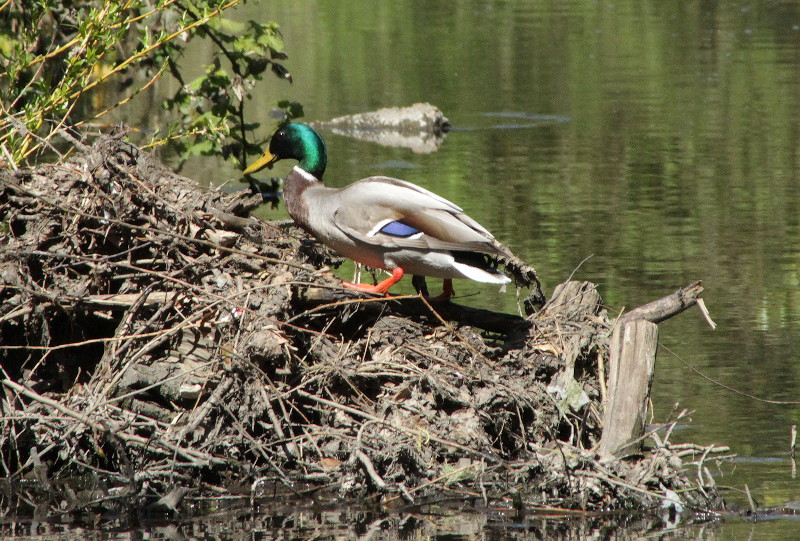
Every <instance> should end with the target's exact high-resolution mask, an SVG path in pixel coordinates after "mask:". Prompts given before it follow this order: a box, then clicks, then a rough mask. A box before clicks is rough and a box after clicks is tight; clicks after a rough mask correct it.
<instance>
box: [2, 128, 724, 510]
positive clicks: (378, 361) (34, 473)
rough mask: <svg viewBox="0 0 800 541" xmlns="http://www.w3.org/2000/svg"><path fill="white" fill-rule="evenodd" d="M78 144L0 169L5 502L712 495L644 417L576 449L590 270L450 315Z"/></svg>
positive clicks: (185, 184) (592, 424) (233, 209)
mask: <svg viewBox="0 0 800 541" xmlns="http://www.w3.org/2000/svg"><path fill="white" fill-rule="evenodd" d="M80 150H81V152H80V154H79V155H78V156H76V157H74V158H72V159H70V160H69V161H67V162H65V163H63V164H58V165H42V166H39V167H37V168H35V169H33V170H26V171H17V172H11V171H7V172H4V173H2V177H0V181H2V186H0V188H2V191H0V205H1V206H0V221H1V222H2V229H0V243H1V244H0V246H2V249H1V251H0V286H1V287H2V289H1V290H0V303H1V304H0V344H1V345H0V358H2V369H3V374H2V377H3V381H2V384H3V390H4V395H3V397H2V402H1V404H2V410H3V411H2V415H3V419H4V422H3V425H2V426H3V429H2V433H1V434H0V468H2V470H3V474H4V475H5V476H6V477H7V478H8V479H9V480H10V481H11V482H12V484H14V485H16V486H17V489H18V490H17V491H16V492H15V494H16V496H15V497H14V498H12V500H5V502H4V507H5V508H6V510H9V509H10V507H11V506H12V503H13V505H19V504H20V503H21V502H26V503H29V504H30V505H31V506H33V507H38V508H40V509H41V508H42V507H44V508H47V507H48V506H49V507H50V509H61V510H63V509H65V503H64V502H66V509H72V508H79V507H83V506H86V505H90V504H92V503H94V502H97V501H101V500H104V501H105V505H108V500H111V501H116V502H121V503H125V504H130V503H131V502H133V503H137V504H138V503H142V502H148V501H150V500H155V499H156V497H158V496H162V499H161V500H159V501H158V502H152V501H151V502H150V503H155V504H157V505H161V506H166V507H174V506H175V505H177V503H178V501H179V500H180V497H181V496H183V495H184V494H186V493H187V491H191V493H193V494H196V495H201V494H205V495H207V494H231V493H242V492H244V493H246V494H248V495H250V496H258V495H260V494H266V493H270V494H272V493H274V492H275V491H276V490H285V491H287V492H289V491H298V487H309V488H311V489H313V490H317V491H318V490H322V489H325V492H326V494H332V495H339V496H346V497H353V496H364V495H375V496H377V497H380V498H382V499H383V500H384V501H389V500H397V501H398V502H400V501H403V502H416V501H419V500H420V499H425V498H431V497H436V496H438V495H441V494H445V493H447V494H451V493H452V492H453V491H455V492H457V493H458V494H460V495H461V496H463V497H465V498H469V499H478V500H484V501H485V502H487V503H488V502H489V501H491V502H495V503H497V502H505V501H508V502H511V501H512V500H513V501H517V502H523V503H522V505H524V506H528V507H536V506H566V507H570V508H580V509H585V510H599V509H613V508H623V507H628V508H634V507H635V508H638V509H641V508H642V507H650V508H658V507H660V506H662V505H663V504H664V502H673V503H675V504H676V505H677V504H678V503H677V502H678V501H679V502H680V505H694V506H700V507H703V508H706V507H708V506H709V505H710V504H711V502H713V501H714V500H715V498H716V491H715V490H714V489H713V487H710V486H708V485H709V481H708V478H707V477H706V476H705V475H702V467H700V469H699V471H701V476H700V479H699V481H698V482H692V481H690V480H689V479H688V477H687V476H685V475H684V474H683V473H682V472H681V460H680V453H682V452H685V451H686V449H685V448H681V449H679V450H672V449H671V447H670V445H669V443H668V440H667V439H666V438H662V439H661V440H659V441H658V445H656V446H655V448H654V449H653V450H652V451H650V452H649V453H647V454H646V455H645V456H642V457H638V459H637V460H633V461H627V462H626V461H612V462H606V463H602V462H601V461H600V460H599V459H598V457H597V456H596V455H595V453H593V451H592V448H593V447H594V446H595V445H596V444H597V441H598V439H599V435H600V430H601V428H602V421H601V418H602V415H601V412H602V391H601V389H600V385H599V384H598V381H599V380H598V367H599V366H601V362H600V361H601V359H602V357H603V355H604V351H605V349H606V348H607V337H608V334H609V330H610V328H611V323H610V322H609V321H608V318H607V317H606V315H605V312H604V311H602V310H601V308H600V306H601V303H600V299H599V297H596V296H593V295H592V292H593V288H592V287H591V286H590V285H587V284H578V285H577V287H578V289H579V290H580V291H582V292H583V293H585V295H583V294H582V300H577V301H576V299H575V294H574V291H575V290H574V289H570V288H569V287H566V288H563V291H564V292H565V293H564V295H556V296H555V297H554V299H552V300H551V301H550V303H549V304H548V305H547V306H546V307H545V308H544V309H543V310H542V311H541V312H540V313H539V314H538V315H535V316H532V317H530V318H528V319H523V318H521V317H514V316H508V318H507V319H506V320H503V321H504V325H505V329H506V332H505V333H504V334H503V335H502V336H499V337H497V336H495V337H494V338H492V339H489V338H487V337H486V336H485V335H483V334H481V333H480V332H479V330H477V329H476V328H474V327H472V326H459V325H458V324H456V323H452V321H454V320H458V313H457V312H459V311H460V308H459V307H457V306H452V305H449V306H448V307H447V311H449V314H448V315H447V318H445V317H443V316H442V315H441V314H442V313H445V311H444V310H439V309H438V307H436V306H431V305H430V304H428V302H427V301H426V300H425V299H423V298H420V297H416V296H415V297H407V298H392V299H384V298H380V299H372V298H363V297H360V296H358V295H357V294H355V293H346V292H344V291H343V290H342V289H341V287H340V283H339V282H338V281H337V280H335V279H333V278H331V276H330V273H328V272H325V268H324V265H325V264H326V263H327V264H331V263H332V262H333V261H334V260H333V259H332V258H331V256H330V254H328V253H327V252H325V251H324V250H323V249H321V248H320V247H319V246H317V245H314V244H313V243H309V242H308V240H307V239H306V238H305V237H304V235H303V234H302V233H300V232H299V231H298V230H296V229H295V228H293V227H292V226H291V225H288V224H275V223H264V222H262V221H259V220H256V219H252V218H249V217H248V214H249V211H250V210H251V209H253V208H254V207H255V206H257V205H258V204H259V203H260V200H259V199H258V198H255V199H254V198H253V197H251V196H250V195H248V194H245V193H242V192H239V193H237V194H225V193H223V192H222V191H220V190H218V189H209V190H205V191H203V190H200V189H198V187H197V186H196V185H195V183H194V182H192V181H190V180H188V179H185V178H183V177H180V176H178V175H175V174H174V173H172V172H170V171H168V170H166V169H165V168H164V167H163V166H162V165H161V164H159V163H158V162H157V161H156V160H154V159H153V158H152V157H149V156H147V155H145V154H142V153H141V152H140V151H139V150H138V149H136V148H134V147H132V146H131V145H129V144H127V143H125V142H124V140H123V138H122V136H121V134H117V135H115V136H111V137H105V138H103V139H100V140H99V141H98V142H97V143H96V144H95V145H94V146H93V147H91V148H86V147H82V148H81V149H80ZM321 289H322V290H326V291H328V292H329V293H330V294H331V296H332V297H329V298H328V300H320V297H319V296H315V295H309V294H308V292H309V291H319V290H321ZM566 292H569V293H566ZM315 299H316V300H315ZM331 299H333V300H331ZM464 312H465V313H466V312H468V311H467V310H466V309H465V310H464ZM409 314H413V316H409ZM451 316H452V317H451ZM473 316H474V313H473ZM467 319H469V318H467ZM676 420H677V419H675V420H673V422H674V421H676ZM656 437H657V436H656ZM712 451H713V452H718V451H722V449H708V450H705V451H700V453H701V454H702V455H703V456H702V459H703V460H706V459H707V458H708V457H709V455H710V454H711V452H712ZM701 462H702V461H701ZM31 478H33V479H37V480H38V481H39V483H36V484H34V485H27V484H25V485H23V484H21V483H22V480H23V479H31ZM76 478H77V479H80V481H79V482H77V483H76V482H75V481H74V479H76ZM678 491H681V496H680V497H678V496H677V495H676V492H678ZM0 498H2V496H0ZM675 498H678V500H675Z"/></svg>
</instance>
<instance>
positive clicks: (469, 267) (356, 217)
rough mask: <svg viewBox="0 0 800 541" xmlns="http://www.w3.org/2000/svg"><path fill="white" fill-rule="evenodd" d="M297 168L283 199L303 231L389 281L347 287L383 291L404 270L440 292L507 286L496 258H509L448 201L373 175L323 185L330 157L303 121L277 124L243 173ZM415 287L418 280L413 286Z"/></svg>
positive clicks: (293, 170) (425, 191)
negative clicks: (462, 281)
mask: <svg viewBox="0 0 800 541" xmlns="http://www.w3.org/2000/svg"><path fill="white" fill-rule="evenodd" d="M284 159H294V160H297V161H298V162H299V163H298V164H297V165H296V166H295V167H294V168H293V169H292V171H291V172H290V173H289V175H288V177H287V178H286V183H285V184H284V187H283V199H284V202H285V203H286V209H287V210H288V211H289V215H290V216H291V217H292V219H293V220H294V221H295V223H297V224H298V225H299V226H300V227H302V228H303V229H304V230H306V231H307V232H308V233H310V234H311V235H313V236H314V237H316V238H317V239H318V240H320V241H321V242H322V243H323V244H325V245H327V246H328V247H330V248H331V249H333V250H334V251H335V252H337V253H339V254H340V255H342V256H344V257H347V258H350V259H352V260H354V261H357V262H359V263H362V264H364V265H367V266H369V267H374V268H379V269H384V270H387V271H389V272H391V276H390V277H389V278H386V279H385V280H383V281H381V282H380V283H378V284H377V285H372V284H351V283H349V282H345V285H346V286H347V287H350V288H353V289H358V290H361V291H367V292H371V293H379V294H387V292H388V291H389V288H391V287H392V286H393V285H394V284H396V283H397V282H398V281H399V280H400V279H401V278H402V277H403V275H404V274H405V273H411V274H413V275H415V278H416V277H417V276H430V277H434V278H444V292H443V294H442V295H441V296H440V297H442V298H449V297H450V296H452V295H453V287H452V279H453V278H469V279H471V280H475V281H478V282H488V283H492V284H507V283H508V282H510V281H511V279H510V278H509V277H508V276H506V275H505V274H503V273H501V272H500V271H498V270H497V269H496V268H495V267H496V260H497V258H498V257H499V258H508V257H512V258H513V256H512V255H511V253H510V252H509V251H508V249H507V248H505V247H504V246H503V245H502V244H500V243H499V242H497V241H496V240H495V239H494V237H493V236H492V234H491V233H489V231H487V230H486V228H484V227H483V226H481V225H480V224H479V223H478V222H476V221H475V220H473V219H472V218H470V217H469V216H467V215H466V214H464V211H463V210H462V209H461V208H460V207H458V206H457V205H455V204H453V203H451V202H450V201H448V200H447V199H444V198H443V197H440V196H438V195H436V194H435V193H433V192H430V191H428V190H426V189H425V188H422V187H420V186H417V185H416V184H412V183H410V182H406V181H404V180H399V179H396V178H390V177H383V176H374V177H367V178H364V179H361V180H359V181H357V182H354V183H353V184H350V185H349V186H345V187H344V188H329V187H327V186H325V185H324V184H323V183H322V176H323V175H324V173H325V167H326V165H327V153H326V150H325V142H324V141H323V139H322V137H320V135H319V134H318V133H317V132H315V131H314V130H313V129H312V128H310V127H309V126H307V125H305V124H298V123H289V124H285V125H283V126H282V127H280V128H279V129H278V130H277V131H276V132H275V134H274V135H273V136H272V139H271V140H270V143H269V149H268V150H267V151H266V152H265V153H264V155H263V156H261V157H260V158H259V159H258V160H256V161H255V162H253V163H252V164H251V165H250V166H249V167H247V168H246V169H245V170H244V174H245V175H250V174H253V173H256V172H257V171H260V170H261V169H263V168H265V167H271V166H272V164H274V163H275V162H277V161H279V160H284ZM414 284H415V287H417V289H418V290H419V286H418V285H419V284H420V282H419V281H418V280H415V281H414Z"/></svg>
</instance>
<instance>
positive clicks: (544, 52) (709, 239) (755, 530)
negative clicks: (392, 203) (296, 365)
mask: <svg viewBox="0 0 800 541" xmlns="http://www.w3.org/2000/svg"><path fill="white" fill-rule="evenodd" d="M236 17H237V18H239V19H241V20H247V19H250V18H252V19H258V20H262V21H266V20H275V21H277V22H279V23H280V25H281V28H282V31H283V35H284V39H285V42H286V47H287V52H288V53H289V55H290V57H289V60H288V61H287V62H286V65H287V67H288V68H289V69H290V71H291V72H292V75H293V78H294V84H293V85H291V86H289V85H288V84H286V83H285V82H281V81H274V80H267V81H265V82H264V83H263V84H261V85H259V86H258V87H257V88H256V90H255V96H256V97H255V99H254V103H253V105H251V106H250V107H249V111H248V112H249V114H251V115H253V116H254V117H255V116H257V115H263V112H264V111H266V110H267V109H268V108H269V107H271V106H272V105H273V104H274V103H275V102H276V101H277V100H278V99H281V98H289V99H292V100H296V101H300V102H302V103H303V104H304V106H305V110H306V114H307V119H308V120H326V119H329V118H332V117H335V116H339V115H343V114H349V113H358V112H364V111H369V110H374V109H377V108H380V107H386V106H398V105H409V104H411V103H414V102H419V101H427V102H430V103H433V104H435V105H437V106H438V107H440V108H441V109H442V111H443V112H444V113H445V115H446V116H447V117H448V118H449V119H450V121H451V122H452V124H453V125H454V127H455V130H454V131H453V132H452V133H450V134H449V135H448V136H447V137H446V139H445V141H444V144H443V145H442V146H441V148H440V149H439V151H437V152H434V153H430V154H414V153H412V152H411V151H408V150H403V149H389V148H384V147H380V146H377V145H372V144H369V143H364V142H358V141H354V140H351V139H347V138H345V137H341V136H336V135H333V134H325V137H326V141H327V143H328V154H329V158H330V163H329V168H328V172H327V174H326V181H327V182H328V183H329V184H331V185H334V186H341V185H345V184H348V183H350V182H352V181H353V180H356V179H359V178H362V177H364V176H368V175H371V174H376V173H377V174H388V175H394V176H398V177H400V178H404V179H406V180H409V181H412V182H416V183H418V184H421V185H423V186H425V187H426V188H429V189H431V190H433V191H435V192H437V193H439V194H441V195H443V196H445V197H447V198H450V199H452V200H454V201H455V202H457V203H458V204H459V205H461V206H462V207H464V208H465V209H467V210H468V212H469V213H470V215H472V216H473V217H474V218H475V219H477V220H478V221H479V222H481V223H482V224H484V225H485V226H486V227H487V228H488V229H490V230H491V231H492V232H493V233H494V234H495V235H496V236H497V237H498V239H499V240H501V241H502V242H504V243H506V244H507V245H509V246H511V247H512V248H513V249H514V251H515V252H516V253H517V254H518V255H520V256H521V257H522V258H523V259H525V260H526V261H528V262H530V263H532V264H533V265H534V266H535V267H536V268H537V270H538V271H539V273H540V276H541V278H542V281H543V283H544V285H545V287H546V289H547V291H548V292H549V291H552V288H553V287H554V286H555V285H556V284H558V283H559V282H561V281H564V280H566V279H568V278H569V277H570V276H572V277H573V278H575V279H581V280H589V281H592V282H595V283H597V284H598V285H599V288H600V291H601V293H602V295H603V297H604V299H605V301H606V303H607V304H608V306H609V307H611V308H612V309H613V310H621V309H623V308H632V307H635V306H638V305H640V304H642V303H644V302H647V301H650V300H653V299H655V298H658V297H660V296H663V295H665V294H668V293H670V292H672V291H674V290H675V289H677V288H679V287H682V286H685V285H687V284H689V283H691V282H693V281H695V280H698V279H702V280H703V281H704V286H705V288H706V290H705V292H704V294H703V297H704V299H705V300H706V303H707V305H708V307H709V309H710V311H711V315H712V317H713V318H714V319H715V320H716V322H717V323H718V324H719V328H718V329H717V330H711V329H710V328H708V326H707V325H706V324H705V323H704V321H703V320H702V318H701V317H700V315H699V313H698V312H697V311H696V310H691V311H689V312H687V313H684V314H682V315H680V316H679V317H676V318H674V319H673V320H670V321H668V322H665V323H663V324H661V325H660V329H661V334H660V341H661V343H662V345H663V346H664V347H662V348H661V349H660V351H659V358H658V362H657V374H656V380H655V382H654V385H653V406H654V419H655V420H656V421H659V420H663V419H664V418H665V417H666V416H667V415H668V413H669V412H670V411H671V410H672V409H673V406H674V404H675V403H676V402H677V403H679V404H680V407H681V408H688V409H690V410H693V411H695V413H694V415H693V416H692V418H693V422H692V423H691V424H690V425H689V426H688V427H686V428H683V429H681V430H679V431H677V432H676V434H675V438H677V439H680V440H685V441H693V442H695V443H700V444H710V443H718V444H726V445H730V446H731V448H732V450H733V452H735V453H737V454H738V455H739V457H740V459H739V460H738V461H737V462H736V463H735V465H730V464H727V465H722V466H721V468H720V469H719V470H715V471H714V474H715V475H716V477H717V481H718V483H719V484H720V485H725V486H730V487H733V489H732V490H730V491H729V492H728V493H727V496H728V497H729V498H730V499H731V500H733V501H735V502H738V503H742V504H745V502H746V499H745V498H744V497H743V496H742V490H743V488H744V485H745V484H746V485H747V486H748V487H749V489H750V491H751V493H752V494H753V497H754V498H755V500H756V501H757V503H758V504H760V505H775V506H777V505H782V504H784V503H785V502H787V501H792V500H800V484H798V481H797V479H795V476H794V474H793V470H792V464H791V460H790V456H789V433H790V426H791V425H792V424H795V423H797V422H798V419H799V418H800V411H799V410H798V405H797V404H796V403H786V404H776V403H769V402H765V401H764V400H772V401H786V402H792V401H799V400H800V392H799V391H800V381H799V380H800V374H798V370H799V369H800V362H798V349H800V348H799V346H800V344H799V343H798V339H797V336H798V327H799V326H800V293H799V292H798V284H799V283H800V212H799V211H800V190H798V181H799V180H800V175H799V173H798V170H799V169H800V143H798V141H800V4H796V3H793V2H777V1H767V0H762V1H752V2H747V1H732V2H681V1H655V0H651V1H640V0H620V1H613V2H606V1H595V0H583V1H569V2H568V1H557V0H551V1H545V2H534V1H515V2H511V1H508V2H504V1H499V0H495V1H491V0H457V1H450V2H427V1H425V0H399V1H393V2H381V3H375V2H373V1H370V0H348V1H344V0H328V1H325V2H321V1H313V0H276V1H271V2H261V3H258V2H251V3H249V4H247V5H246V6H245V7H244V8H241V9H239V10H238V11H237V12H236ZM194 54H196V55H197V57H196V58H192V57H187V64H191V63H195V64H197V65H198V66H199V65H200V64H202V63H208V62H209V60H208V57H207V51H204V50H199V51H196V52H195V53H194ZM198 69H199V67H198ZM254 119H255V118H254ZM260 120H262V121H263V122H264V124H265V127H264V130H265V131H267V130H269V129H270V126H269V121H268V120H267V119H266V118H261V119H260ZM127 121H128V122H129V123H134V122H135V119H134V120H131V119H127ZM151 121H153V122H157V121H158V119H157V117H151ZM288 167H289V166H288V164H287V165H286V166H285V168H283V169H281V168H280V167H279V168H276V169H275V171H276V173H277V174H280V173H285V172H286V171H287V170H288ZM185 173H186V174H188V175H189V176H194V177H196V178H198V179H200V180H204V181H207V182H221V181H224V180H227V179H229V178H236V177H237V173H236V171H235V170H234V169H233V167H231V166H229V165H226V164H221V163H218V164H217V166H215V167H210V166H209V161H208V160H206V161H203V162H198V163H196V164H190V166H189V167H188V168H187V169H186V170H185ZM263 212H264V216H265V217H271V218H272V217H275V218H284V217H286V215H285V211H283V210H282V209H278V210H276V211H270V210H269V209H264V211H263ZM587 258H588V259H587ZM343 272H344V274H343V276H347V275H346V273H347V271H343ZM405 287H407V288H408V290H409V291H410V285H409V284H406V285H405ZM456 290H457V292H458V293H460V294H463V295H469V297H467V298H466V299H464V302H467V303H470V304H474V305H478V306H483V307H487V308H494V309H502V310H508V311H514V310H516V303H515V299H514V295H513V294H512V293H507V294H505V295H503V294H500V293H498V292H497V291H496V288H492V287H490V286H480V285H477V284H473V283H466V282H465V283H457V284H456ZM400 291H402V289H401V290H400ZM701 374H702V376H701ZM792 531H796V522H795V521H793V520H790V519H788V518H784V519H778V520H770V521H768V522H766V523H759V524H758V525H754V524H751V523H747V522H727V523H724V524H723V525H718V526H717V527H716V528H712V529H711V530H710V532H711V533H710V535H713V536H719V538H737V537H742V536H751V535H755V536H756V537H758V538H773V539H788V538H791V537H792V534H791V532H792ZM695 534H696V532H695Z"/></svg>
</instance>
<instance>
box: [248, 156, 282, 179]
mask: <svg viewBox="0 0 800 541" xmlns="http://www.w3.org/2000/svg"><path fill="white" fill-rule="evenodd" d="M276 161H278V157H277V156H275V155H274V154H271V153H270V151H269V150H268V151H266V152H265V153H264V155H263V156H261V157H260V158H259V159H257V160H256V161H254V162H253V163H251V164H250V165H249V166H248V167H247V169H245V170H244V171H242V174H244V175H252V174H253V173H257V172H258V171H261V170H262V169H264V168H265V167H269V166H271V165H272V164H273V163H275V162H276Z"/></svg>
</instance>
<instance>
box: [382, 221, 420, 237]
mask: <svg viewBox="0 0 800 541" xmlns="http://www.w3.org/2000/svg"><path fill="white" fill-rule="evenodd" d="M380 232H381V233H385V234H387V235H392V236H393V237H403V238H405V237H410V236H411V235H415V234H417V233H419V229H415V228H413V227H411V226H410V225H407V224H404V223H403V222H389V223H388V224H386V225H384V226H383V227H381V229H380Z"/></svg>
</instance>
